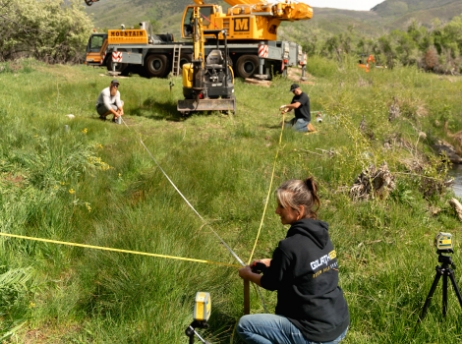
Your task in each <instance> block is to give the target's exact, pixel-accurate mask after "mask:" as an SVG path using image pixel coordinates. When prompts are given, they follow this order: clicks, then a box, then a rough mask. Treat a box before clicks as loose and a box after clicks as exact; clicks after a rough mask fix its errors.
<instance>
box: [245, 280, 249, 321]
mask: <svg viewBox="0 0 462 344" xmlns="http://www.w3.org/2000/svg"><path fill="white" fill-rule="evenodd" d="M246 314H250V282H249V281H248V280H244V315H246Z"/></svg>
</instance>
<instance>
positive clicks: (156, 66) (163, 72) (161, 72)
mask: <svg viewBox="0 0 462 344" xmlns="http://www.w3.org/2000/svg"><path fill="white" fill-rule="evenodd" d="M145 68H146V72H147V73H148V76H151V77H155V78H163V77H165V76H167V74H168V72H169V69H168V60H167V56H165V55H157V54H152V55H149V56H148V57H146V63H145Z"/></svg>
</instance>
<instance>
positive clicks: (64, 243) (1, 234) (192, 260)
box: [0, 232, 241, 268]
mask: <svg viewBox="0 0 462 344" xmlns="http://www.w3.org/2000/svg"><path fill="white" fill-rule="evenodd" d="M0 236H5V237H11V238H18V239H25V240H33V241H41V242H47V243H51V244H58V245H66V246H75V247H83V248H91V249H96V250H102V251H110V252H121V253H129V254H137V255H140V256H148V257H156V258H165V259H174V260H182V261H187V262H193V263H202V264H214V265H221V266H228V267H235V268H236V267H241V266H240V265H236V264H229V263H221V262H213V261H210V260H204V259H194V258H183V257H176V256H169V255H165V254H156V253H149V252H140V251H132V250H123V249H119V248H111V247H103V246H94V245H86V244H78V243H74V242H66V241H58V240H51V239H43V238H34V237H28V236H24V235H17V234H10V233H3V232H0Z"/></svg>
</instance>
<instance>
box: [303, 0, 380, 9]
mask: <svg viewBox="0 0 462 344" xmlns="http://www.w3.org/2000/svg"><path fill="white" fill-rule="evenodd" d="M384 1H385V0H303V2H305V3H307V4H308V5H310V6H311V7H330V8H340V9H345V10H356V11H368V10H370V9H371V8H372V7H374V6H375V5H377V4H380V3H381V2H384Z"/></svg>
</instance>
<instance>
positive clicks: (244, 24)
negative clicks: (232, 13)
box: [234, 18, 249, 32]
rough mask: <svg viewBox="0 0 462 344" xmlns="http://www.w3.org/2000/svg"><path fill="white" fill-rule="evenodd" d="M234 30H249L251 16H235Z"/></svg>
mask: <svg viewBox="0 0 462 344" xmlns="http://www.w3.org/2000/svg"><path fill="white" fill-rule="evenodd" d="M234 31H235V32H236V31H249V18H235V19H234Z"/></svg>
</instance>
